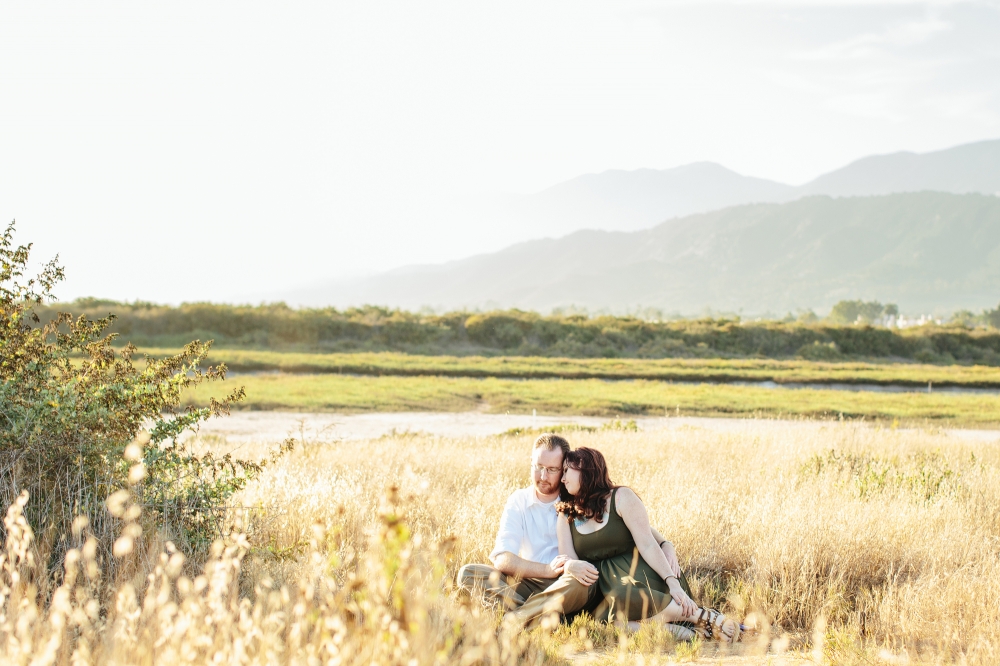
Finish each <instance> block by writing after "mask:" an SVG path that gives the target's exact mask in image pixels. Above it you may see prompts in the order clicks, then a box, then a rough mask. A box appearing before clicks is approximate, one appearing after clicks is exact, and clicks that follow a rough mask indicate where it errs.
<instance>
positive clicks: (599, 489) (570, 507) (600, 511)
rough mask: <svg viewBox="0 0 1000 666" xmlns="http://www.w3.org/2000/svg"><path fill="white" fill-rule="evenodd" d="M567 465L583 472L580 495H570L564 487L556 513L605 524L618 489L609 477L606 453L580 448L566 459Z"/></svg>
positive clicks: (565, 464) (564, 462)
mask: <svg viewBox="0 0 1000 666" xmlns="http://www.w3.org/2000/svg"><path fill="white" fill-rule="evenodd" d="M563 466H564V467H570V468H572V469H575V470H579V472H580V492H579V493H577V494H576V495H570V494H569V493H568V492H566V486H565V485H564V484H560V486H559V499H560V500H561V501H560V502H559V503H558V504H556V511H558V512H559V513H561V514H563V515H564V516H566V517H567V518H569V519H570V520H590V519H591V518H593V519H594V520H596V521H597V522H599V523H600V522H604V505H605V501H606V500H607V498H608V494H609V493H610V492H611V491H612V490H614V488H615V487H616V486H615V485H614V484H613V483H611V477H610V476H609V475H608V464H607V463H606V462H605V461H604V454H602V453H601V452H600V451H598V450H597V449H589V448H587V447H585V446H584V447H580V448H579V449H576V450H574V451H570V452H569V453H567V454H566V456H565V457H564V458H563Z"/></svg>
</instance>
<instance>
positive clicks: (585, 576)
mask: <svg viewBox="0 0 1000 666" xmlns="http://www.w3.org/2000/svg"><path fill="white" fill-rule="evenodd" d="M563 571H565V572H566V573H568V574H569V575H570V576H572V577H573V578H575V579H577V580H578V581H580V582H581V583H582V584H584V585H586V586H587V587H590V586H591V585H593V584H594V583H596V582H597V579H598V577H599V574H598V573H597V567H595V566H594V565H593V564H591V563H590V562H587V561H585V560H568V561H567V562H566V565H565V567H564V568H563Z"/></svg>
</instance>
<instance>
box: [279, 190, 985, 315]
mask: <svg viewBox="0 0 1000 666" xmlns="http://www.w3.org/2000/svg"><path fill="white" fill-rule="evenodd" d="M299 296H300V298H299V299H298V301H299V302H303V303H310V302H323V303H328V304H335V305H347V304H360V303H377V304H387V305H393V306H400V307H406V308H419V307H421V306H425V305H429V306H432V307H445V308H449V309H454V308H459V307H520V308H530V309H536V310H547V309H549V308H553V307H559V306H569V305H577V306H585V307H588V308H609V309H611V310H612V311H617V312H620V311H623V310H627V309H629V308H630V307H637V306H651V307H659V308H663V309H664V310H666V311H672V312H679V313H683V314H696V313H698V312H702V311H704V309H705V308H712V309H714V310H717V311H718V310H721V311H730V312H735V311H743V312H744V313H746V314H750V313H763V312H772V313H784V312H786V311H795V310H796V309H797V308H820V309H822V308H826V307H829V306H831V305H832V304H833V303H835V302H836V301H838V300H840V299H844V298H863V299H879V300H881V301H883V302H887V301H888V302H897V303H899V305H900V306H901V307H902V308H903V310H904V311H910V312H912V311H917V310H934V309H946V310H952V309H957V308H960V307H969V308H981V307H986V306H993V305H995V304H996V303H997V301H998V300H1000V198H998V197H995V196H984V195H981V194H965V195H956V194H946V193H938V192H919V193H907V194H893V195H885V196H871V197H850V198H831V197H828V196H811V197H807V198H804V199H799V200H796V201H792V202H789V203H784V204H752V205H743V206H735V207H730V208H726V209H723V210H720V211H715V212H711V213H703V214H698V215H690V216H687V217H683V218H679V219H674V220H670V221H667V222H664V223H662V224H660V225H658V226H655V227H653V228H652V229H647V230H643V231H634V232H630V233H624V232H608V231H578V232H576V233H573V234H570V235H568V236H566V237H564V238H560V239H556V240H552V239H543V240H537V241H530V242H525V243H519V244H517V245H513V246H511V247H509V248H507V249H505V250H502V251H500V252H496V253H493V254H485V255H480V256H476V257H471V258H469V259H465V260H462V261H455V262H450V263H447V264H441V265H435V266H417V267H410V268H405V269H399V270H395V271H392V272H389V273H385V274H382V275H378V276H375V277H371V278H367V279H364V280H359V281H355V282H351V283H340V284H335V285H328V286H325V287H322V288H318V289H317V290H315V291H314V292H313V293H311V294H305V293H303V294H300V295H299Z"/></svg>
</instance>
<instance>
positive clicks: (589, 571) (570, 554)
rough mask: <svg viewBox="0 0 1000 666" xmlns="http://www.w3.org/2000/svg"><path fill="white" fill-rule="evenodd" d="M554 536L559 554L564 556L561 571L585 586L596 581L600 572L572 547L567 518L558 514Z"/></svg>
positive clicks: (571, 535) (571, 536) (571, 534)
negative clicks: (564, 561)
mask: <svg viewBox="0 0 1000 666" xmlns="http://www.w3.org/2000/svg"><path fill="white" fill-rule="evenodd" d="M556 536H557V537H558V538H559V556H560V557H563V556H565V557H566V563H565V565H564V567H563V571H564V572H565V573H568V574H569V575H570V576H572V577H573V578H575V579H577V580H578V581H580V582H581V583H583V584H584V585H586V586H588V587H589V586H591V585H593V584H594V583H596V582H597V579H598V578H599V577H600V573H599V572H598V571H597V567H595V566H594V565H593V564H591V563H590V562H587V561H586V560H581V559H580V558H579V556H578V555H577V554H576V548H574V547H573V533H572V532H571V531H570V528H569V518H567V517H566V516H559V520H558V521H556Z"/></svg>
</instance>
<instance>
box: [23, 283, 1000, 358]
mask: <svg viewBox="0 0 1000 666" xmlns="http://www.w3.org/2000/svg"><path fill="white" fill-rule="evenodd" d="M35 311H36V313H38V314H39V316H40V318H41V320H42V321H43V322H44V321H48V320H51V319H54V318H55V317H56V313H57V312H60V311H65V312H70V313H72V314H73V315H76V316H78V315H81V314H82V315H86V316H87V317H89V318H91V319H93V318H97V317H107V316H108V315H114V320H113V322H112V323H111V324H110V327H109V329H108V330H109V332H114V333H118V334H119V340H120V342H122V343H125V342H130V343H132V344H135V345H137V346H139V347H140V348H141V347H178V346H180V345H182V344H184V343H186V342H188V341H190V340H192V339H199V340H214V341H215V344H216V346H225V347H243V348H254V349H273V350H298V351H331V352H334V351H335V352H349V351H401V352H407V353H420V354H457V355H468V354H483V355H498V354H505V355H522V356H530V355H538V356H565V357H575V358H601V357H603V358H615V357H632V358H670V357H692V358H696V357H771V358H793V357H803V358H809V359H816V360H831V361H834V360H842V359H848V358H862V357H863V358H873V357H877V358H899V359H909V360H914V361H921V362H937V363H954V362H963V363H981V364H990V365H1000V331H998V330H997V329H996V325H997V324H1000V317H998V316H997V314H998V313H997V311H986V312H984V313H983V314H982V315H974V317H978V319H975V320H969V319H966V320H962V321H958V322H956V323H951V324H948V325H930V326H920V327H914V328H910V329H903V330H897V329H892V328H886V327H882V326H875V325H872V324H873V323H877V322H878V321H879V319H880V318H884V317H885V316H886V315H889V314H892V315H895V314H896V313H898V309H897V308H896V307H895V306H894V305H891V304H890V305H887V306H883V305H882V304H880V303H877V302H874V301H873V302H862V301H842V302H841V303H838V305H837V306H835V307H834V309H833V311H832V312H831V316H830V317H828V318H827V319H825V320H820V319H819V318H818V317H815V315H812V316H809V315H811V313H807V315H806V316H800V317H798V318H792V317H789V318H786V319H785V320H780V321H741V320H739V319H737V318H702V319H686V320H673V321H649V320H645V319H641V318H638V317H628V316H624V317H623V316H587V315H583V314H560V313H553V314H550V315H542V314H539V313H536V312H525V311H520V310H503V311H494V312H485V313H475V312H449V313H445V314H433V313H418V312H408V311H404V310H397V309H391V308H385V307H378V306H364V307H358V308H348V309H343V310H338V309H335V308H301V309H299V308H292V307H289V306H288V305H286V304H284V303H275V304H265V305H257V306H250V305H224V304H214V303H187V304H183V305H180V306H166V305H157V304H153V303H144V302H133V303H121V302H116V301H107V300H97V299H80V300H77V301H74V302H71V303H64V304H54V305H41V306H37V307H36V308H35ZM994 319H996V320H997V321H993V320H994Z"/></svg>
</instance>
